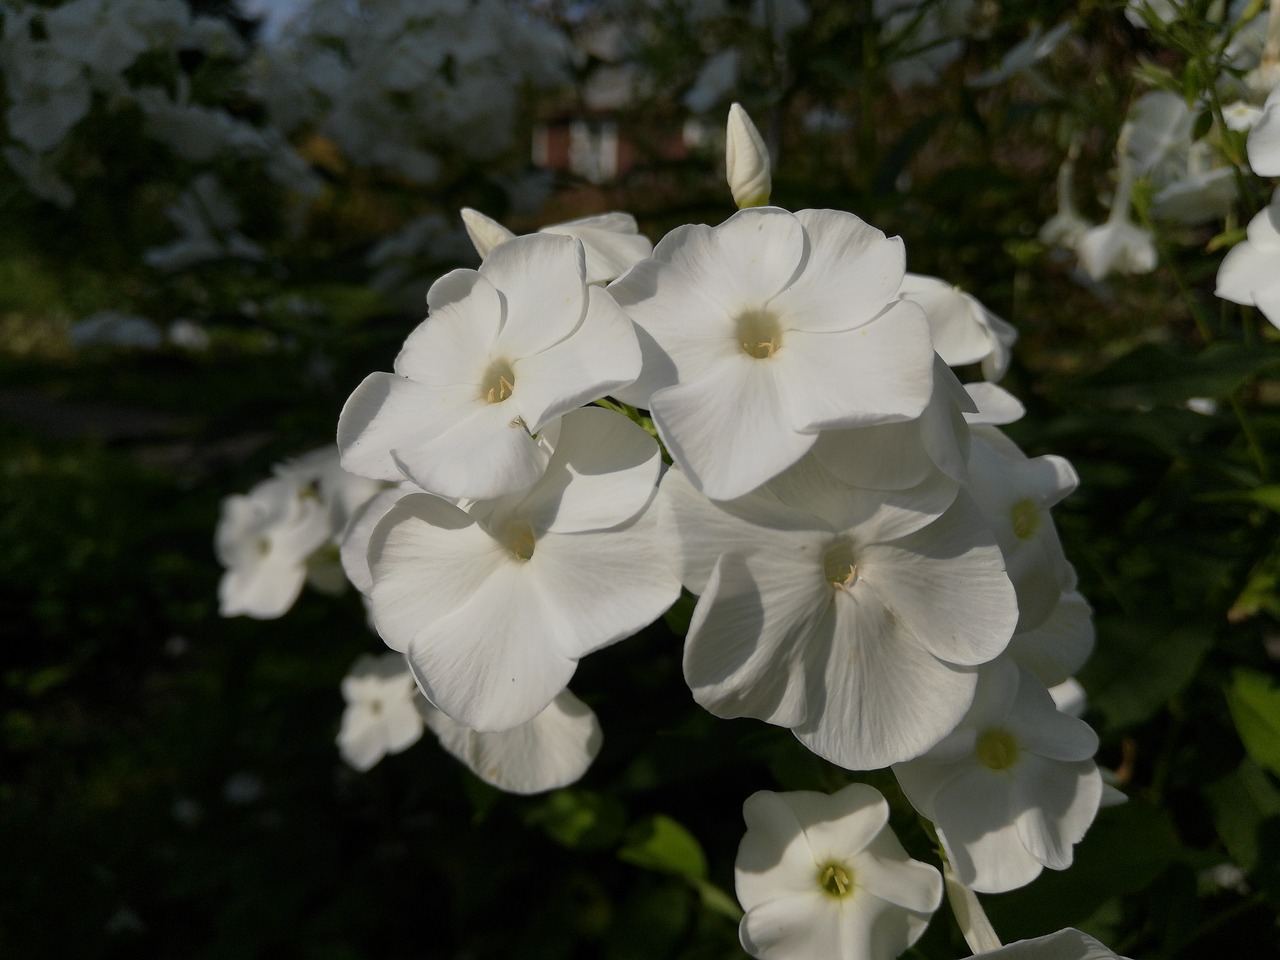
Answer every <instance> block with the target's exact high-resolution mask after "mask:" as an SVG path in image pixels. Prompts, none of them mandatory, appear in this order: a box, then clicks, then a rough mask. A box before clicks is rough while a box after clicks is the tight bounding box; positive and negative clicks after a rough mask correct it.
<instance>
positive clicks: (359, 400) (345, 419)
mask: <svg viewBox="0 0 1280 960" xmlns="http://www.w3.org/2000/svg"><path fill="white" fill-rule="evenodd" d="M483 406H484V403H483V401H482V400H481V399H480V396H479V394H478V393H476V392H475V391H474V390H472V388H471V387H470V386H468V385H465V384H464V385H461V386H454V387H428V386H426V385H424V384H421V383H418V382H417V381H414V380H407V379H405V378H404V377H398V376H395V375H394V374H390V373H371V374H369V376H367V377H365V378H364V380H363V381H362V382H361V384H360V386H358V387H356V389H355V391H354V392H353V393H352V394H351V396H350V397H348V398H347V402H346V403H345V404H344V405H343V407H342V413H341V415H340V416H339V417H338V447H339V449H340V450H341V451H342V469H344V470H346V471H348V472H350V473H354V474H358V475H359V476H362V477H371V478H373V479H375V480H393V481H395V480H403V479H405V476H406V474H405V473H404V472H403V471H402V470H401V469H400V466H399V465H398V464H397V463H396V458H395V457H394V456H393V455H392V451H399V452H400V453H401V456H402V457H404V456H406V455H407V456H408V458H409V459H410V460H412V459H414V453H415V452H416V451H417V450H419V449H421V448H422V447H423V446H424V445H426V444H429V443H430V442H431V441H432V440H433V439H435V437H437V436H438V435H439V434H440V433H441V432H443V431H447V430H448V429H449V427H450V426H452V425H453V424H454V423H456V422H457V421H458V420H459V419H460V418H463V417H466V416H467V415H468V413H469V412H473V411H475V410H478V409H480V408H482V407H483Z"/></svg>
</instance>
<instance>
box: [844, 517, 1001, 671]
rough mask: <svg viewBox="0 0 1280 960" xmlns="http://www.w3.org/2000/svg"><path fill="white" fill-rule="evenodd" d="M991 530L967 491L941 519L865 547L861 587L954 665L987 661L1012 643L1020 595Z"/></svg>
mask: <svg viewBox="0 0 1280 960" xmlns="http://www.w3.org/2000/svg"><path fill="white" fill-rule="evenodd" d="M992 541H993V537H992V535H991V533H990V530H989V528H988V527H987V525H986V524H985V523H984V522H983V520H982V517H981V515H980V514H979V513H978V510H977V508H976V507H975V506H974V505H973V502H972V501H971V500H970V499H969V497H968V496H967V495H966V494H963V493H961V494H960V495H959V496H957V498H956V500H955V502H954V503H953V504H952V505H951V507H950V509H948V510H947V512H946V513H944V514H943V515H942V516H941V517H940V518H938V520H936V521H934V522H933V523H931V524H930V525H929V526H927V527H924V528H923V529H921V530H919V531H917V532H915V533H913V534H911V535H909V536H907V537H904V538H902V539H900V540H895V541H893V542H892V543H879V544H871V545H868V546H866V547H864V548H862V556H863V557H864V558H865V562H864V563H863V564H862V569H863V571H864V573H863V574H862V580H861V581H860V582H859V584H858V586H860V587H861V586H863V584H864V582H865V585H866V586H867V587H868V588H869V589H871V590H873V591H874V592H875V594H876V595H877V596H878V597H879V598H880V600H881V602H883V603H884V605H885V606H886V607H887V608H888V609H889V610H891V611H893V614H894V615H895V616H896V617H897V618H898V619H899V620H901V622H902V624H903V625H904V626H905V628H906V629H907V630H909V631H910V632H911V633H912V634H913V635H914V636H916V637H918V638H919V639H920V642H921V643H922V644H923V645H924V647H925V649H928V650H930V651H931V652H932V653H933V654H934V655H935V656H937V657H940V658H942V659H944V660H946V661H948V662H950V663H955V664H979V663H985V662H986V661H988V660H991V659H993V658H995V657H996V656H998V655H999V654H1000V653H1001V651H1003V650H1004V648H1005V647H1006V646H1007V645H1008V643H1009V638H1010V637H1011V636H1012V635H1013V630H1014V627H1015V626H1016V624H1017V620H1018V603H1017V595H1016V594H1015V593H1014V589H1013V584H1012V583H1010V582H1009V577H1008V576H1007V575H1006V574H1005V570H1004V560H1003V558H1002V557H1001V554H1000V550H999V548H998V547H997V546H996V545H995V544H994V543H993V542H992Z"/></svg>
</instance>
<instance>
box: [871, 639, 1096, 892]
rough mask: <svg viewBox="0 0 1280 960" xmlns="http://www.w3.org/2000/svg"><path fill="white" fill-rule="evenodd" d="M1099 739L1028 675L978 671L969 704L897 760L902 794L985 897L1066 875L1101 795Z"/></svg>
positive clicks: (1009, 666)
mask: <svg viewBox="0 0 1280 960" xmlns="http://www.w3.org/2000/svg"><path fill="white" fill-rule="evenodd" d="M1097 749H1098V737H1097V734H1095V733H1094V732H1093V730H1091V729H1090V728H1089V726H1088V724H1086V723H1084V721H1082V720H1077V719H1076V718H1075V717H1070V716H1067V715H1066V714H1064V713H1061V712H1059V711H1058V709H1057V707H1056V706H1055V705H1054V702H1053V698H1052V697H1050V696H1049V693H1048V691H1047V690H1046V689H1045V688H1044V687H1043V686H1042V685H1041V684H1039V682H1038V681H1037V680H1036V679H1035V677H1033V676H1032V675H1031V674H1030V673H1028V672H1026V671H1023V670H1019V668H1018V667H1016V666H1015V665H1014V664H1013V663H1012V662H1010V661H1008V660H1005V659H1001V660H997V661H996V662H994V663H992V664H989V665H988V666H986V667H984V668H983V669H982V671H981V677H980V679H979V682H978V692H977V695H976V696H975V697H974V700H973V706H972V707H971V708H970V710H969V713H968V714H967V715H966V716H965V718H964V719H963V720H962V721H961V722H960V724H959V726H957V728H956V729H955V731H954V732H953V733H952V734H950V735H949V736H948V737H946V738H945V739H944V740H942V742H940V743H939V744H937V746H935V747H933V748H932V749H931V750H929V751H928V752H927V753H925V754H924V755H923V756H920V757H918V758H916V759H914V760H908V761H906V762H905V763H899V764H895V765H894V767H893V772H894V774H895V775H896V776H897V778H898V783H899V784H901V786H902V789H903V792H904V793H906V795H907V798H908V799H909V800H910V801H911V804H912V806H914V807H915V808H916V809H917V810H918V811H920V813H922V814H923V815H924V816H926V817H928V818H929V819H930V820H932V821H933V823H934V826H935V827H937V830H938V838H939V839H940V840H941V841H942V844H943V847H944V848H945V849H946V852H947V859H948V860H949V861H950V863H951V866H952V869H953V870H954V871H955V874H956V877H957V878H958V879H959V880H960V882H961V883H963V884H965V885H966V886H968V887H972V888H973V889H974V890H978V891H981V892H983V893H1002V892H1004V891H1006V890H1014V889H1016V888H1018V887H1021V886H1025V885H1026V884H1028V883H1030V882H1031V881H1032V880H1034V879H1035V878H1036V877H1037V876H1039V875H1040V871H1041V870H1042V869H1043V868H1044V867H1049V868H1050V869H1053V870H1064V869H1066V868H1067V867H1069V866H1070V865H1071V860H1072V846H1073V845H1074V844H1075V843H1078V842H1079V840H1080V839H1081V837H1083V836H1084V834H1085V831H1086V830H1088V829H1089V825H1090V824H1091V823H1092V822H1093V818H1094V815H1095V814H1096V813H1097V812H1098V804H1099V801H1100V800H1101V798H1102V777H1101V775H1100V774H1099V772H1098V768H1097V765H1096V764H1094V762H1093V760H1092V757H1093V755H1094V753H1095V752H1096V751H1097Z"/></svg>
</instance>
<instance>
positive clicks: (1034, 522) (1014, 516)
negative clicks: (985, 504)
mask: <svg viewBox="0 0 1280 960" xmlns="http://www.w3.org/2000/svg"><path fill="white" fill-rule="evenodd" d="M1009 521H1010V523H1012V524H1013V535H1014V536H1015V537H1017V538H1018V539H1019V540H1030V539H1031V538H1032V537H1033V536H1035V533H1036V531H1037V530H1039V529H1040V508H1039V507H1037V506H1036V505H1035V502H1034V501H1032V500H1027V499H1023V500H1019V501H1018V502H1017V503H1015V504H1014V505H1013V506H1012V507H1010V508H1009Z"/></svg>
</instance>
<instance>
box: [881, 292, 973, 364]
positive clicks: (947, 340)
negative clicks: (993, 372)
mask: <svg viewBox="0 0 1280 960" xmlns="http://www.w3.org/2000/svg"><path fill="white" fill-rule="evenodd" d="M898 295H899V296H900V297H902V298H903V299H906V300H911V301H914V302H915V303H918V304H920V306H921V307H922V308H923V309H924V312H925V316H926V317H928V319H929V331H930V333H931V334H932V337H933V349H934V350H936V351H938V354H939V355H940V356H941V357H942V359H943V360H944V361H945V362H946V363H947V364H948V365H949V366H952V367H958V366H963V365H965V364H968V363H977V362H978V361H979V360H981V359H982V358H983V357H985V356H986V355H987V354H988V353H989V352H990V350H991V338H990V336H989V335H988V333H987V329H986V327H985V326H984V325H983V324H982V323H981V322H980V320H979V316H980V314H976V313H975V311H974V309H973V308H972V306H971V304H970V301H969V299H967V298H966V297H965V294H964V293H963V292H962V291H961V290H960V288H959V287H957V286H955V285H954V284H950V283H947V282H946V281H945V280H939V279H938V278H937V277H928V276H924V275H923V274H918V273H908V274H907V275H906V276H905V277H904V278H903V281H902V287H901V289H900V290H899V291H898ZM975 302H976V301H975ZM980 308H981V305H979V309H980Z"/></svg>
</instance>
